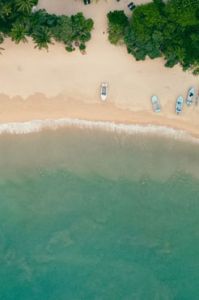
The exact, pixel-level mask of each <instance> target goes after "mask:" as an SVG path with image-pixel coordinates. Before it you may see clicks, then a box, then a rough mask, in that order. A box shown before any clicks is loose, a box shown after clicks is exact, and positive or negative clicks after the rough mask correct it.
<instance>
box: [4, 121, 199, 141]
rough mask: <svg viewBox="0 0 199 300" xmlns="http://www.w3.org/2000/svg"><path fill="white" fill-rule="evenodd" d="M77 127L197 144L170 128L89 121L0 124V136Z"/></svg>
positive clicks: (189, 136)
mask: <svg viewBox="0 0 199 300" xmlns="http://www.w3.org/2000/svg"><path fill="white" fill-rule="evenodd" d="M73 126H74V127H77V128H80V129H86V128H87V129H99V130H104V131H109V132H117V133H126V134H151V135H160V136H166V137H173V138H175V139H178V140H189V141H192V142H195V143H199V139H197V138H194V137H193V136H191V135H190V134H189V133H188V132H186V131H184V130H178V129H174V128H171V127H166V126H159V125H151V124H149V125H138V124H121V123H114V122H108V121H89V120H81V119H70V118H65V119H55V120H50V119H46V120H32V121H28V122H12V123H0V134H4V133H10V134H28V133H33V132H40V131H42V130H44V129H53V130H56V129H58V128H64V127H73Z"/></svg>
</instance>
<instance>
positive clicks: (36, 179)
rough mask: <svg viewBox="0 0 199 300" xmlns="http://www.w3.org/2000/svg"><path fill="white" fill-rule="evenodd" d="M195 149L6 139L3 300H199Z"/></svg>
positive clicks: (126, 139) (121, 139)
mask: <svg viewBox="0 0 199 300" xmlns="http://www.w3.org/2000/svg"><path fill="white" fill-rule="evenodd" d="M198 150H199V146H198V145H195V144H191V143H186V142H180V141H175V140H173V139H169V138H159V137H153V136H150V137H149V136H144V135H137V134H135V135H127V134H119V133H107V132H103V131H99V130H95V131H94V130H85V129H84V130H80V129H74V128H73V129H72V128H68V129H60V130H57V131H44V132H40V133H35V134H29V135H25V136H23V135H18V136H15V135H2V136H0V220H1V222H0V265H1V268H0V299H3V300H7V299H9V300H10V299H17V300H22V299H23V300H24V299H29V300H32V299H34V300H35V299H38V300H41V299H44V300H45V299H48V300H54V299H56V300H57V299H58V300H62V299H64V300H65V299H141V300H142V299H144V300H145V299H149V300H150V299H160V300H162V299H169V300H170V299H180V300H181V299H199V288H198V279H199V265H198V261H199V254H198V249H199V153H198Z"/></svg>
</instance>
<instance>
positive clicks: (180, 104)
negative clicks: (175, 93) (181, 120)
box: [176, 96, 184, 115]
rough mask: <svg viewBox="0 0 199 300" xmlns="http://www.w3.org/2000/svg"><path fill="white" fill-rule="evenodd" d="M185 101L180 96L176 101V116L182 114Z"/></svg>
mask: <svg viewBox="0 0 199 300" xmlns="http://www.w3.org/2000/svg"><path fill="white" fill-rule="evenodd" d="M183 103H184V99H183V97H182V96H179V97H178V98H177V100H176V114H177V115H179V114H180V113H181V112H182V108H183Z"/></svg>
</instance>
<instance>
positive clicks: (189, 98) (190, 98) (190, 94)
mask: <svg viewBox="0 0 199 300" xmlns="http://www.w3.org/2000/svg"><path fill="white" fill-rule="evenodd" d="M194 96H195V89H194V88H193V87H192V88H190V89H189V90H188V95H187V101H186V102H187V105H188V106H190V105H191V104H192V102H193V98H194Z"/></svg>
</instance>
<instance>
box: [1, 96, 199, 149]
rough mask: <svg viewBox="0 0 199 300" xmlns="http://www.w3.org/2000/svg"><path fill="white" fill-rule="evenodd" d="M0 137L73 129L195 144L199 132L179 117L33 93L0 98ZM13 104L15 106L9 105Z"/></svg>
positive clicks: (110, 104) (198, 140)
mask: <svg viewBox="0 0 199 300" xmlns="http://www.w3.org/2000/svg"><path fill="white" fill-rule="evenodd" d="M0 99H1V101H0V134H29V133H34V132H40V131H42V130H46V129H51V130H57V129H59V128H66V127H76V128H80V129H86V128H87V129H97V130H98V129H99V130H104V131H109V132H118V133H127V134H152V135H154V134H155V135H158V136H167V137H173V138H175V139H178V140H188V141H193V142H196V143H199V130H198V128H197V127H195V126H194V124H191V123H190V122H188V121H187V120H186V119H185V118H184V117H183V116H175V115H173V118H167V117H165V116H164V114H163V113H160V114H154V113H153V112H150V111H147V110H146V111H131V110H129V109H122V108H119V107H117V106H115V105H114V104H112V103H108V102H107V103H100V102H99V103H93V104H88V103H85V102H82V101H79V102H78V101H73V100H72V99H71V100H66V99H65V97H61V96H57V98H56V99H54V98H45V97H44V95H41V94H36V95H34V96H31V97H29V98H28V99H26V100H23V99H21V98H20V97H15V98H14V99H12V98H11V99H10V98H9V101H8V97H6V96H5V95H4V97H3V96H2V95H1V96H0ZM13 101H14V102H15V105H13Z"/></svg>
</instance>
